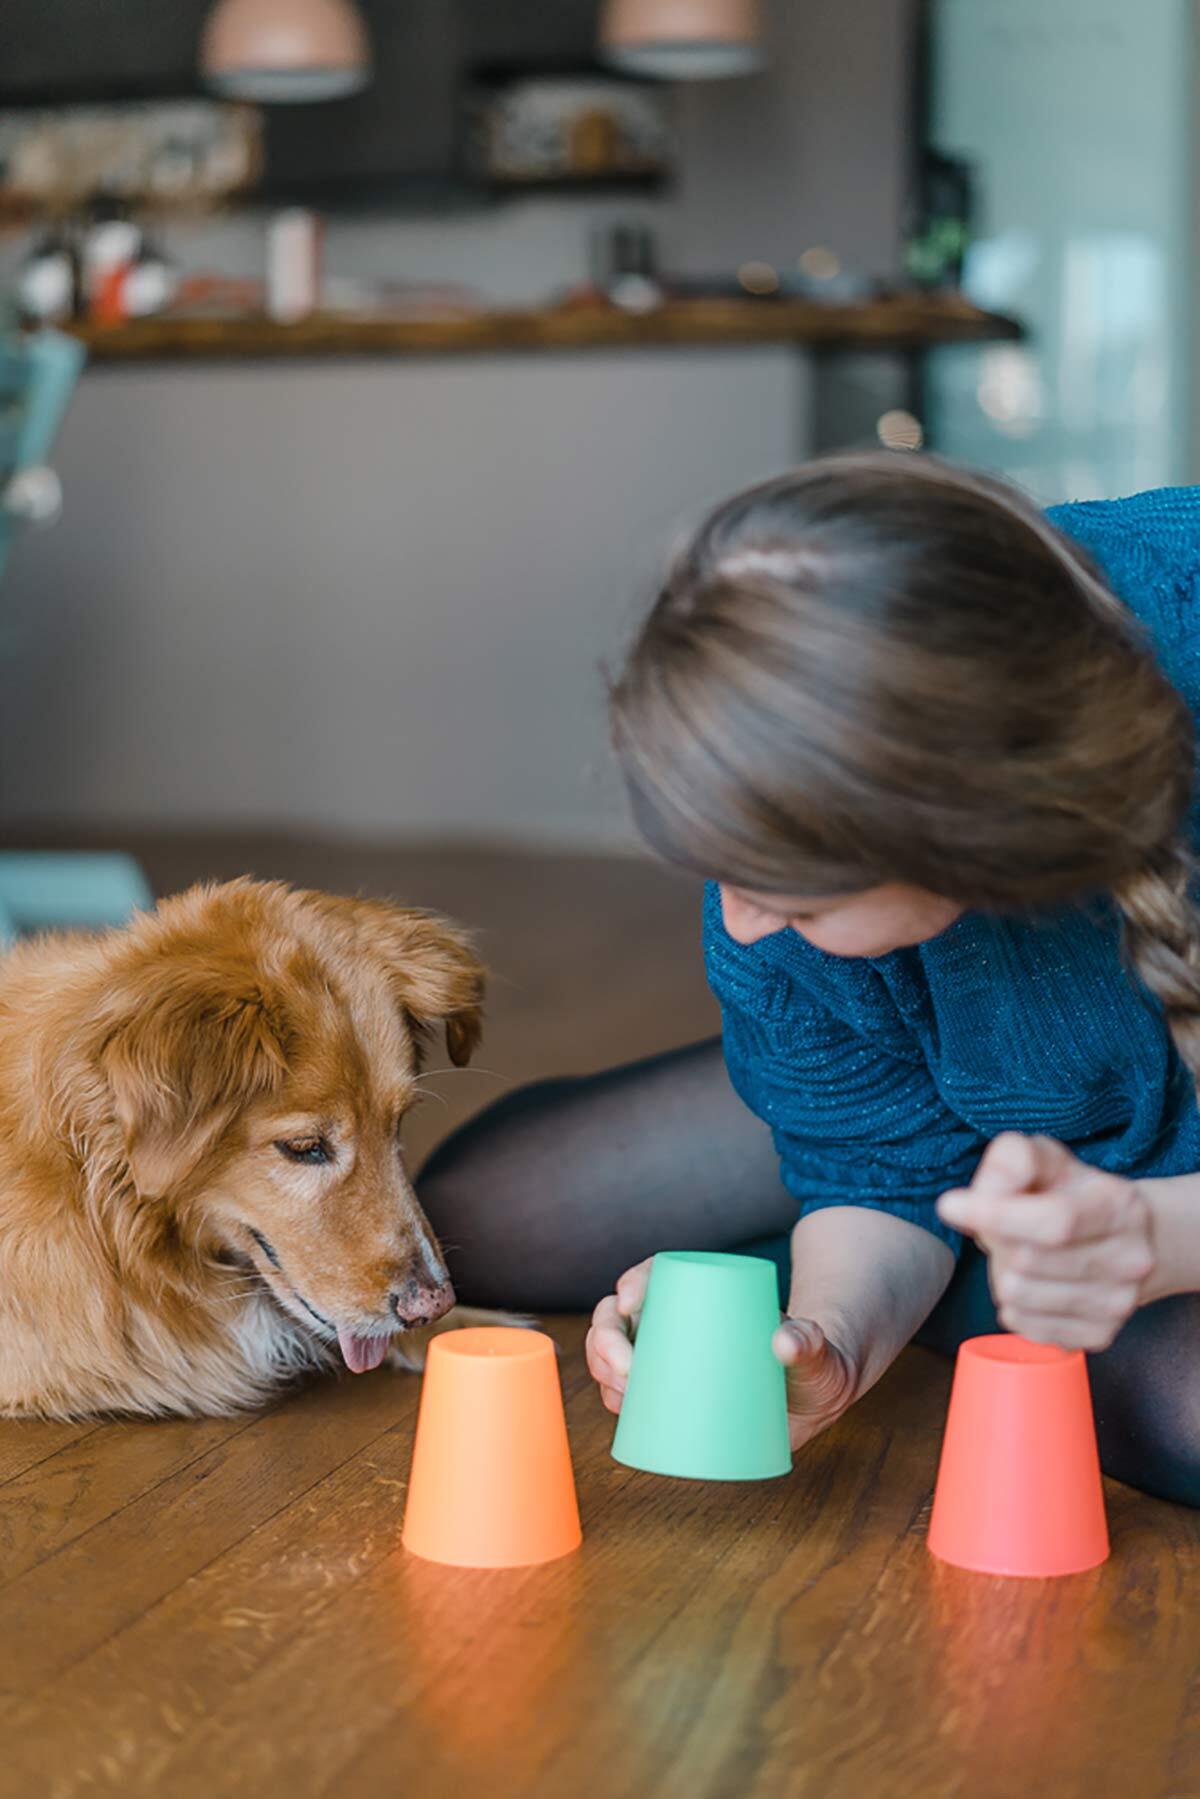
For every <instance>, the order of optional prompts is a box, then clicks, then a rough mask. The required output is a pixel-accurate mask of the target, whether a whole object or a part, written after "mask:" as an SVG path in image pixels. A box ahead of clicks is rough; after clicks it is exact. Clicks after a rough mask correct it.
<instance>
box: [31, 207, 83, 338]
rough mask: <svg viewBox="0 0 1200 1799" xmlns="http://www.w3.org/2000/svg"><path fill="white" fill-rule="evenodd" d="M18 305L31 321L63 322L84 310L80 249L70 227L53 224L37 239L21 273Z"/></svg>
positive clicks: (41, 322)
mask: <svg viewBox="0 0 1200 1799" xmlns="http://www.w3.org/2000/svg"><path fill="white" fill-rule="evenodd" d="M17 305H18V307H19V309H20V312H21V316H22V318H23V319H24V320H25V321H26V323H28V324H31V325H61V324H65V323H66V321H67V320H68V319H72V318H74V317H75V316H76V314H77V313H78V312H79V311H80V307H81V288H80V268H79V252H78V250H77V249H76V246H75V243H74V240H73V238H72V236H71V233H70V231H69V230H68V229H67V228H66V226H63V225H52V226H51V227H50V228H49V230H47V231H45V232H43V233H42V235H41V236H40V237H39V238H38V239H37V240H36V242H35V243H34V245H33V248H32V249H31V250H30V252H29V255H28V256H27V257H26V258H25V260H24V262H23V263H22V264H21V268H20V270H19V272H18V275H17Z"/></svg>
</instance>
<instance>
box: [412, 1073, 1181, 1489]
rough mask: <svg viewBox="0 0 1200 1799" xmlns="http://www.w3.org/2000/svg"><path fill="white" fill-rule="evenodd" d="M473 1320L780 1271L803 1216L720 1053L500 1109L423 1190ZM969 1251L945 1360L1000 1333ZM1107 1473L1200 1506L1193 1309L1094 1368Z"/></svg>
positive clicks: (945, 1307) (933, 1335)
mask: <svg viewBox="0 0 1200 1799" xmlns="http://www.w3.org/2000/svg"><path fill="white" fill-rule="evenodd" d="M418 1189H419V1192H420V1197H421V1201H422V1203H423V1205H424V1206H425V1208H426V1210H427V1212H428V1214H429V1217H430V1219H431V1221H432V1223H433V1226H434V1229H435V1230H436V1231H437V1232H438V1234H439V1236H440V1237H441V1239H442V1241H443V1243H444V1244H445V1245H446V1247H447V1251H448V1254H449V1257H450V1264H451V1271H452V1273H453V1276H454V1280H455V1284H456V1286H457V1288H458V1291H459V1293H460V1294H461V1295H462V1297H463V1299H464V1300H466V1301H468V1302H469V1303H471V1304H473V1305H492V1306H507V1307H518V1308H521V1307H524V1308H528V1309H529V1310H531V1311H578V1310H585V1309H590V1308H591V1307H592V1306H593V1305H595V1303H596V1301H597V1300H598V1299H600V1298H601V1297H602V1296H603V1295H604V1294H605V1293H608V1292H611V1290H612V1287H613V1283H614V1281H615V1280H616V1278H617V1276H618V1275H619V1274H620V1273H622V1271H623V1270H624V1269H626V1268H628V1267H630V1266H631V1265H632V1264H633V1263H634V1262H639V1261H641V1260H642V1258H643V1257H644V1256H648V1255H652V1254H653V1253H654V1251H655V1250H658V1249H671V1248H675V1249H682V1248H687V1249H724V1250H728V1249H754V1250H755V1251H756V1253H758V1254H760V1255H768V1256H770V1257H771V1258H772V1259H773V1260H774V1261H775V1263H776V1266H777V1267H778V1268H779V1270H780V1286H781V1293H782V1294H783V1295H784V1296H785V1298H786V1291H787V1269H788V1235H789V1232H790V1230H791V1228H792V1226H793V1224H794V1223H795V1219H796V1202H795V1201H794V1200H793V1199H792V1197H791V1195H790V1194H789V1193H788V1192H787V1190H786V1188H785V1187H784V1186H783V1183H782V1182H781V1180H780V1178H779V1166H778V1162H777V1160H776V1156H775V1151H774V1147H773V1145H772V1142H771V1136H770V1132H769V1131H768V1130H767V1128H766V1126H765V1125H763V1124H762V1123H760V1121H759V1120H758V1119H757V1118H755V1117H754V1115H753V1114H752V1113H751V1112H749V1111H747V1109H746V1108H745V1106H743V1105H742V1103H741V1101H740V1100H739V1099H738V1097H737V1095H736V1094H735V1093H734V1091H733V1088H732V1087H731V1086H730V1084H729V1078H728V1075H727V1074H726V1072H725V1064H724V1059H723V1056H722V1053H721V1045H720V1041H719V1039H716V1038H714V1039H713V1040H712V1041H710V1042H707V1043H700V1044H696V1045H695V1046H693V1047H692V1048H689V1049H682V1050H673V1051H671V1052H669V1053H668V1054H666V1055H662V1056H655V1057H652V1058H651V1059H650V1060H649V1061H645V1062H635V1063H632V1064H630V1065H629V1066H628V1067H624V1068H615V1069H612V1070H609V1071H607V1072H605V1073H603V1074H595V1075H585V1076H583V1077H581V1078H579V1079H568V1080H554V1081H544V1082H540V1083H538V1084H537V1085H535V1086H531V1087H525V1088H522V1089H520V1090H519V1091H517V1092H515V1093H512V1094H510V1095H508V1096H507V1097H506V1098H504V1099H501V1100H499V1101H498V1102H497V1103H496V1104H495V1105H493V1106H490V1107H489V1108H488V1109H487V1111H485V1112H482V1113H481V1114H480V1115H479V1116H478V1117H477V1118H474V1119H472V1120H471V1122H470V1123H469V1124H467V1125H465V1126H464V1127H463V1128H462V1129H461V1130H459V1131H457V1132H456V1133H455V1135H454V1136H452V1137H451V1138H450V1139H449V1140H448V1141H447V1142H445V1143H443V1144H442V1145H441V1147H440V1148H439V1149H438V1150H436V1151H435V1152H434V1154H433V1156H431V1158H430V1159H429V1161H428V1162H427V1163H426V1165H425V1168H424V1170H423V1171H422V1174H421V1177H420V1180H419V1181H418ZM999 1328H1000V1327H999V1325H998V1323H997V1319H996V1312H995V1308H994V1306H993V1304H992V1298H991V1294H990V1292H989V1289H988V1281H987V1263H986V1261H985V1258H984V1257H983V1256H982V1255H980V1254H979V1252H978V1251H977V1250H975V1249H974V1248H973V1247H972V1246H971V1245H968V1246H967V1248H966V1249H965V1250H964V1252H963V1256H962V1259H961V1260H960V1262H959V1265H958V1268H957V1270H956V1272H955V1274H954V1277H953V1279H952V1280H951V1283H950V1286H949V1288H948V1289H947V1291H946V1293H945V1295H944V1296H943V1298H942V1299H941V1301H940V1302H939V1303H938V1305H937V1306H936V1307H935V1309H934V1311H933V1313H932V1315H931V1317H930V1318H929V1319H928V1321H927V1322H926V1324H925V1325H924V1327H923V1328H922V1330H921V1331H920V1332H919V1333H918V1336H917V1341H918V1342H920V1343H924V1344H926V1345H928V1346H929V1347H931V1348H933V1349H936V1350H939V1351H941V1352H942V1353H944V1354H952V1353H953V1352H954V1350H955V1349H956V1348H957V1347H958V1345H959V1344H960V1343H961V1342H962V1341H963V1339H964V1337H972V1336H977V1335H979V1334H980V1333H982V1332H987V1331H993V1330H997V1329H999ZM1089 1363H1090V1367H1091V1377H1092V1392H1093V1395H1094V1398H1095V1404H1096V1426H1097V1431H1098V1434H1099V1438H1100V1454H1101V1460H1102V1461H1103V1464H1104V1468H1105V1472H1106V1473H1108V1474H1111V1475H1114V1476H1115V1477H1116V1478H1117V1479H1118V1480H1123V1481H1127V1482H1128V1483H1129V1484H1130V1485H1131V1486H1135V1487H1141V1488H1143V1489H1144V1490H1145V1491H1146V1492H1148V1493H1155V1494H1158V1495H1160V1496H1161V1497H1163V1498H1166V1499H1174V1500H1178V1501H1180V1502H1181V1503H1183V1504H1185V1505H1192V1506H1200V1295H1193V1294H1188V1295H1185V1296H1183V1297H1181V1298H1177V1299H1165V1300H1160V1301H1159V1302H1158V1303H1157V1304H1156V1305H1152V1306H1146V1307H1144V1308H1143V1309H1142V1310H1141V1311H1140V1312H1138V1313H1137V1314H1136V1315H1135V1316H1134V1317H1133V1318H1132V1319H1131V1320H1130V1321H1129V1323H1128V1324H1127V1325H1126V1326H1125V1329H1124V1330H1123V1331H1122V1332H1121V1334H1120V1336H1119V1337H1118V1338H1117V1340H1116V1342H1115V1343H1114V1344H1113V1345H1112V1347H1111V1348H1110V1349H1107V1350H1105V1351H1104V1352H1103V1354H1101V1355H1094V1356H1091V1357H1089Z"/></svg>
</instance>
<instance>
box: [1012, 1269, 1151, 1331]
mask: <svg viewBox="0 0 1200 1799" xmlns="http://www.w3.org/2000/svg"><path fill="white" fill-rule="evenodd" d="M992 1289H993V1295H994V1298H995V1300H996V1305H997V1307H998V1309H999V1312H1000V1321H1001V1323H1002V1324H1006V1325H1008V1328H1009V1329H1010V1330H1015V1329H1016V1328H1017V1326H1015V1325H1014V1324H1012V1323H1011V1319H1012V1318H1014V1317H1020V1318H1090V1319H1092V1320H1093V1321H1096V1320H1101V1321H1104V1320H1107V1319H1109V1318H1127V1317H1128V1316H1129V1314H1130V1312H1132V1311H1133V1310H1134V1309H1135V1308H1136V1306H1137V1298H1138V1289H1137V1283H1136V1282H1134V1281H1128V1282H1124V1283H1122V1282H1118V1281H1113V1282H1112V1283H1111V1284H1105V1283H1102V1282H1076V1281H1044V1280H1035V1279H1034V1278H1032V1277H1031V1276H1029V1275H1021V1274H1014V1273H1013V1272H1012V1271H1011V1270H1009V1269H1002V1270H1000V1271H999V1272H997V1273H995V1274H994V1275H993V1277H992Z"/></svg>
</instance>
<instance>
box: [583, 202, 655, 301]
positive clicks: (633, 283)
mask: <svg viewBox="0 0 1200 1799" xmlns="http://www.w3.org/2000/svg"><path fill="white" fill-rule="evenodd" d="M591 263H592V281H593V284H594V285H595V286H596V287H597V288H598V289H599V290H600V292H601V293H603V294H606V295H607V296H608V298H609V299H610V300H611V301H612V303H613V305H614V306H621V307H623V308H624V309H625V311H627V312H651V311H652V310H653V309H654V307H656V306H659V305H661V304H662V298H663V290H662V285H661V283H660V282H659V279H658V255H657V249H656V246H655V241H654V233H653V232H652V231H651V230H650V229H649V227H648V226H646V225H634V224H618V225H606V226H603V227H601V229H600V230H598V231H596V232H595V233H594V234H593V237H592V257H591Z"/></svg>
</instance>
